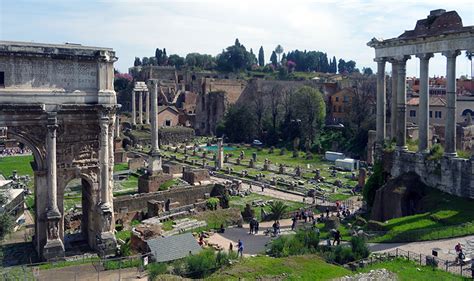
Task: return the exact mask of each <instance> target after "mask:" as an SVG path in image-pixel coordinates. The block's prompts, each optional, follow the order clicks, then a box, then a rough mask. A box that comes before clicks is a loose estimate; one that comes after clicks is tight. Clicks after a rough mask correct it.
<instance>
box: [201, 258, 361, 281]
mask: <svg viewBox="0 0 474 281" xmlns="http://www.w3.org/2000/svg"><path fill="white" fill-rule="evenodd" d="M350 274H352V272H351V271H349V270H347V269H345V268H342V267H339V266H335V265H332V264H328V263H326V262H325V261H324V260H322V259H321V258H320V257H318V256H316V255H304V256H292V257H287V258H272V257H267V256H257V257H252V258H245V259H243V260H242V261H241V262H239V263H237V264H235V265H233V266H231V267H228V268H224V269H222V270H219V271H217V272H216V273H214V274H212V275H211V276H210V277H209V278H208V280H331V279H333V278H337V277H342V276H345V275H350Z"/></svg>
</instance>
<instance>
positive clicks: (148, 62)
mask: <svg viewBox="0 0 474 281" xmlns="http://www.w3.org/2000/svg"><path fill="white" fill-rule="evenodd" d="M149 64H150V60H149V59H148V58H147V57H143V58H142V65H149Z"/></svg>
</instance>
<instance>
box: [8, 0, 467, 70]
mask: <svg viewBox="0 0 474 281" xmlns="http://www.w3.org/2000/svg"><path fill="white" fill-rule="evenodd" d="M415 2H416V3H415ZM439 8H443V9H446V10H456V11H457V12H458V13H459V15H460V16H461V18H462V19H463V23H464V25H474V1H465V0H451V1H442V0H422V1H406V0H398V1H384V0H379V1H295V0H293V1H275V0H274V1H270V0H268V1H267V0H264V1H255V0H254V1H249V0H239V1H233V0H230V1H224V0H220V1H219V0H215V1H211V0H206V1H204V0H202V1H151V0H101V1H100V0H97V1H92V0H90V1H89V0H82V1H77V0H63V1H60V0H0V40H12V41H34V42H45V43H64V42H73V43H80V44H83V45H92V46H103V47H112V48H114V49H115V51H116V52H117V56H118V57H119V61H118V62H117V63H116V68H118V69H119V70H120V71H122V72H126V71H127V69H128V67H129V66H131V65H132V64H133V59H134V57H135V56H139V57H143V56H152V55H154V50H155V48H157V47H159V48H163V47H165V48H166V50H167V53H168V55H169V54H172V53H177V54H179V55H182V56H184V55H186V54H187V53H190V52H200V53H209V54H212V55H216V54H218V53H219V52H221V51H222V49H223V48H225V47H226V46H229V45H231V44H233V42H234V40H235V38H239V40H240V42H241V43H242V44H244V45H245V46H246V47H247V48H253V50H254V52H255V53H256V52H257V51H258V49H259V48H260V46H261V45H263V48H264V50H265V54H266V57H267V60H268V58H269V56H270V54H271V50H273V49H274V48H275V46H276V45H277V44H281V45H282V46H283V47H284V49H285V52H286V51H288V50H294V49H299V50H305V49H306V50H319V51H323V52H327V53H328V55H329V56H331V57H332V56H336V58H338V59H339V58H341V57H342V58H344V59H346V60H347V59H353V60H355V61H356V62H357V66H358V67H359V68H362V67H364V66H369V67H372V69H374V70H375V68H376V65H375V63H374V62H373V55H374V52H373V49H371V48H369V47H367V46H366V43H367V42H368V41H369V40H370V39H371V38H372V37H377V38H380V37H381V38H392V37H396V36H398V35H400V34H401V33H402V32H403V31H404V30H410V29H413V28H414V26H415V23H416V20H417V19H421V18H425V17H426V16H427V15H428V14H429V11H430V10H433V9H439ZM407 67H408V68H407V70H408V75H410V76H413V75H416V76H417V75H418V74H419V68H418V60H417V59H416V58H414V57H413V58H412V59H411V60H409V61H408V65H407ZM387 70H388V71H390V67H389V66H388V68H387ZM444 74H445V59H444V57H442V56H441V55H440V54H436V55H435V57H434V58H433V59H432V61H431V64H430V75H440V76H441V75H444ZM457 74H458V75H463V74H468V75H470V63H469V61H468V60H467V59H466V58H465V56H464V54H462V55H461V56H460V57H459V58H458V65H457Z"/></svg>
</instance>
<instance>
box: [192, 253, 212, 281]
mask: <svg viewBox="0 0 474 281" xmlns="http://www.w3.org/2000/svg"><path fill="white" fill-rule="evenodd" d="M186 265H187V269H188V275H189V277H193V278H204V277H206V276H208V275H210V274H211V273H212V271H213V270H215V269H216V255H215V254H214V250H212V249H205V250H202V251H201V252H200V253H199V254H197V255H190V256H188V257H187V258H186Z"/></svg>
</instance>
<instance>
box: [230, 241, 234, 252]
mask: <svg viewBox="0 0 474 281" xmlns="http://www.w3.org/2000/svg"><path fill="white" fill-rule="evenodd" d="M233 251H234V244H232V242H230V243H229V252H233Z"/></svg>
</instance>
